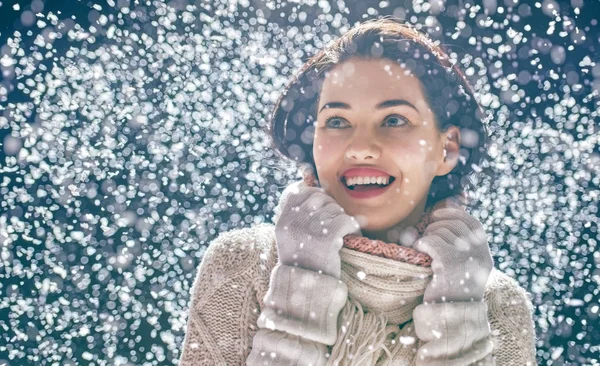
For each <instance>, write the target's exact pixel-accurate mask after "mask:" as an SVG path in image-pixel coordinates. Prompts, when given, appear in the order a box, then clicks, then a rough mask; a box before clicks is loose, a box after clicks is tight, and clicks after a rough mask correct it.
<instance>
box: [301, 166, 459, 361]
mask: <svg viewBox="0 0 600 366" xmlns="http://www.w3.org/2000/svg"><path fill="white" fill-rule="evenodd" d="M303 181H304V183H305V184H307V185H308V186H314V187H319V186H320V185H319V183H318V180H317V179H315V177H314V174H313V173H312V172H311V171H310V170H308V169H306V170H304V172H303ZM464 200H465V195H464V194H462V195H460V196H454V197H449V198H446V199H443V200H441V201H439V202H437V203H436V204H435V205H433V206H432V207H430V208H429V209H427V210H425V212H424V213H423V215H422V216H421V218H420V220H419V222H418V223H417V225H415V227H414V229H415V230H413V232H416V235H414V236H413V237H414V241H413V242H415V241H416V240H418V239H419V238H420V237H421V236H422V235H423V232H424V231H425V228H426V227H427V225H429V223H431V214H432V213H433V212H434V211H435V210H438V209H441V208H444V207H463V208H464V207H465V206H464V204H462V203H461V202H464ZM340 257H341V263H342V268H341V269H342V272H341V280H342V281H343V282H344V283H346V285H347V286H348V299H347V301H346V305H345V306H344V308H343V309H342V311H341V317H340V318H338V337H337V340H336V343H335V344H334V345H333V346H331V347H330V357H329V361H328V365H348V366H353V365H393V364H394V360H411V363H410V364H411V365H412V364H414V362H415V357H416V351H417V349H418V348H419V347H420V345H421V344H420V341H419V339H418V338H417V336H416V333H415V330H414V327H413V325H412V312H413V310H414V309H415V308H416V307H417V306H418V305H419V304H421V303H422V302H423V301H422V300H423V295H424V293H425V288H426V286H427V285H428V284H429V282H430V280H431V278H432V276H433V271H432V270H431V262H432V259H431V257H430V256H429V255H427V254H425V253H421V252H418V251H417V250H415V249H412V248H410V247H405V246H401V245H399V244H397V243H386V242H384V241H381V240H372V239H369V238H367V237H364V236H359V235H346V236H345V237H344V244H343V246H342V248H341V250H340ZM404 362H405V361H404ZM403 364H406V363H403Z"/></svg>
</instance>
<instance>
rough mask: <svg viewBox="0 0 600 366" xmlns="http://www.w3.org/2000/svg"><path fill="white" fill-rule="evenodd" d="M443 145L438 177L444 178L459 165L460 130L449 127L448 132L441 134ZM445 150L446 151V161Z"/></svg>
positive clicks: (452, 126)
mask: <svg viewBox="0 0 600 366" xmlns="http://www.w3.org/2000/svg"><path fill="white" fill-rule="evenodd" d="M441 143H442V146H441V148H440V155H439V160H438V162H439V164H438V170H437V172H436V176H444V175H446V174H448V173H450V172H451V171H452V169H454V168H455V167H456V165H457V164H458V158H459V156H460V129H459V128H458V127H456V126H454V125H450V126H448V128H447V129H446V132H443V133H442V134H441ZM444 149H445V150H446V156H445V159H444Z"/></svg>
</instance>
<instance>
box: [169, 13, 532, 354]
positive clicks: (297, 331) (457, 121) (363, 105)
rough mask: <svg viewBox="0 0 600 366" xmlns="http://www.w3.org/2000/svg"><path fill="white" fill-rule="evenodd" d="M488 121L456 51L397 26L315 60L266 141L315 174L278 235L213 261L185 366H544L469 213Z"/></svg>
mask: <svg viewBox="0 0 600 366" xmlns="http://www.w3.org/2000/svg"><path fill="white" fill-rule="evenodd" d="M482 116H483V114H482V113H481V109H480V107H479V106H478V105H477V103H476V101H475V99H474V98H473V93H472V90H471V88H470V86H469V84H468V82H467V80H466V79H465V77H464V75H463V73H462V72H461V71H460V69H459V68H458V67H457V66H456V65H454V64H453V63H451V62H450V60H449V59H448V56H447V54H446V53H445V51H444V50H443V49H442V48H440V47H438V46H436V45H435V44H433V43H432V42H431V41H430V40H429V39H428V38H427V37H426V36H425V35H424V34H422V33H420V32H418V31H416V30H414V29H413V28H411V27H410V26H408V25H405V24H401V23H398V22H396V21H394V20H391V19H381V20H377V21H369V22H365V23H362V24H360V25H358V26H356V27H354V28H353V29H351V30H350V31H348V32H347V33H346V34H344V35H343V36H342V37H341V38H340V39H338V40H336V41H335V42H332V43H331V44H330V45H328V46H327V47H326V48H325V49H324V50H322V51H321V52H319V53H318V54H316V55H315V56H314V57H312V58H311V59H310V60H308V61H307V63H306V64H305V65H304V66H303V67H302V69H301V70H300V72H299V73H298V74H297V76H296V77H295V78H294V79H293V80H292V81H291V82H290V84H289V85H288V87H287V89H286V90H285V92H284V93H283V95H282V96H281V98H280V99H279V101H278V102H277V104H276V106H275V110H274V113H273V117H272V120H271V124H272V125H271V128H270V130H269V132H270V133H271V136H272V139H273V142H274V146H275V148H276V149H277V151H279V152H280V153H281V154H282V155H283V156H285V157H286V158H289V159H293V160H295V161H298V162H301V163H303V165H304V166H305V167H308V168H309V169H308V170H307V171H306V174H305V176H304V179H303V180H302V181H299V182H293V183H292V184H290V185H289V186H288V187H286V189H285V190H284V191H283V193H282V196H281V198H280V201H279V204H278V206H277V208H276V210H275V216H274V219H273V221H274V223H275V225H271V224H261V225H257V226H255V227H253V228H247V229H241V230H234V231H230V232H227V233H223V234H221V235H220V236H219V237H218V238H217V239H215V240H214V242H212V243H211V245H210V246H209V248H208V249H207V251H206V253H205V254H204V258H203V260H202V263H201V264H200V266H199V270H198V274H197V277H196V280H195V282H194V285H193V290H192V300H191V303H190V313H189V320H188V325H187V333H186V337H185V341H184V347H183V352H182V356H181V365H243V364H247V365H475V364H481V365H494V364H496V365H535V364H536V359H535V330H534V325H533V321H532V315H531V314H532V308H531V302H530V301H529V299H528V298H527V295H526V292H525V290H524V289H522V288H521V287H520V286H519V285H518V283H517V282H516V281H514V280H513V279H511V278H510V277H508V276H507V275H505V274H503V273H501V272H500V271H498V270H497V269H495V268H493V265H494V263H493V259H492V256H491V254H490V251H489V246H488V243H487V238H486V233H485V230H484V229H483V227H482V225H481V224H480V223H479V221H478V220H476V219H475V218H474V217H472V216H470V215H468V214H467V212H466V210H465V208H466V203H465V200H466V195H465V194H464V188H465V187H464V185H465V184H466V182H467V179H466V177H467V176H468V174H469V173H471V169H472V166H473V164H477V163H478V162H479V160H480V159H481V157H482V155H483V154H484V152H485V139H486V130H485V127H484V126H485V125H484V123H483V121H482Z"/></svg>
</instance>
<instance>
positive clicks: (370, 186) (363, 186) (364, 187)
mask: <svg viewBox="0 0 600 366" xmlns="http://www.w3.org/2000/svg"><path fill="white" fill-rule="evenodd" d="M340 180H341V182H342V184H343V185H345V186H346V188H348V189H349V190H351V191H354V190H356V187H359V190H368V189H373V188H383V187H387V186H389V185H390V184H392V183H394V181H395V180H396V178H394V177H391V176H390V181H389V182H388V184H377V183H371V184H355V185H353V186H349V185H348V184H346V178H345V177H342V178H340Z"/></svg>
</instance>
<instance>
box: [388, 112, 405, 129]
mask: <svg viewBox="0 0 600 366" xmlns="http://www.w3.org/2000/svg"><path fill="white" fill-rule="evenodd" d="M386 120H387V121H394V122H392V124H393V126H394V127H402V126H404V125H405V124H408V120H407V119H406V118H404V117H402V116H399V115H397V114H393V115H390V116H387V117H386ZM400 122H404V123H403V124H399V123H400ZM396 123H398V124H396Z"/></svg>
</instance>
